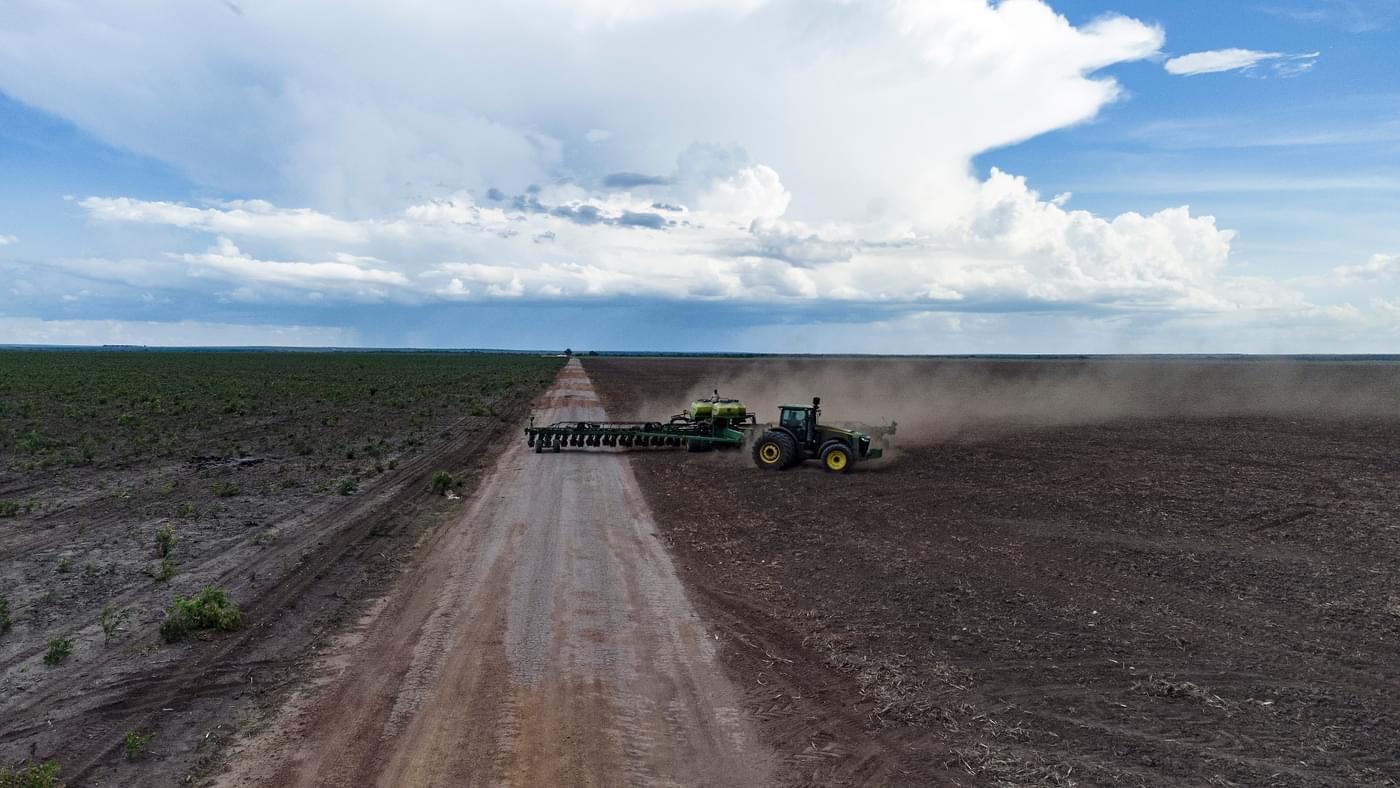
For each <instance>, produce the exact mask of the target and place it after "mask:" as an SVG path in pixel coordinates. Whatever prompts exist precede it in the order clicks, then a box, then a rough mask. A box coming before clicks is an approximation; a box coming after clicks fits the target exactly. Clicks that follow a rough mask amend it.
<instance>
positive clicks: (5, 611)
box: [0, 596, 12, 633]
mask: <svg viewBox="0 0 1400 788" xmlns="http://www.w3.org/2000/svg"><path fill="white" fill-rule="evenodd" d="M11 623H12V622H11V621H10V600H9V599H7V598H6V597H3V596H0V633H4V632H9V631H10V624H11Z"/></svg>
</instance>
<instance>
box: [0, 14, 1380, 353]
mask: <svg viewBox="0 0 1400 788" xmlns="http://www.w3.org/2000/svg"><path fill="white" fill-rule="evenodd" d="M1397 42H1400V3H1396V2H1391V1H1389V0H1387V1H1384V2H1383V1H1382V0H1313V1H1311V2H1302V1H1301V0H1300V1H1299V2H1291V3H1285V2H1273V1H1272V0H1261V2H1258V3H1247V2H1246V3H1231V4H1220V3H1208V2H1196V1H1194V0H1193V1H1190V2H1172V3H1163V2H1143V1H1142V0H1125V1H1124V2H1068V1H1066V0H1061V1H1058V2H1056V1H1053V0H1052V2H1050V3H1048V4H1046V3H1042V2H1038V0H1006V1H1005V2H1002V3H1000V4H990V5H989V4H988V3H987V2H984V0H948V2H942V3H917V2H914V3H898V2H875V1H874V0H872V1H871V2H856V3H835V2H832V3H823V2H812V3H799V2H795V0H789V1H788V2H783V1H782V0H672V1H671V2H664V3H663V2H651V3H642V2H639V1H636V2H634V1H633V0H589V1H588V2H582V3H563V2H556V0H527V2H523V3H504V2H502V3H492V2H482V3H480V4H475V5H473V6H472V7H471V8H469V9H464V8H462V7H459V4H447V3H443V4H436V3H431V2H426V3H422V4H419V5H418V6H415V11H414V12H413V13H412V14H402V13H398V12H390V11H387V10H385V11H381V10H378V9H374V8H368V7H362V6H353V7H344V6H340V5H335V4H326V5H320V4H318V3H307V4H299V5H298V6H297V7H295V8H288V7H286V6H285V5H277V4H272V3H264V2H259V1H257V0H246V2H239V3H220V2H213V1H212V0H211V2H208V3H170V4H160V3H155V4H142V5H140V6H133V5H130V4H123V3H115V2H114V3H103V2H95V3H92V4H85V5H84V6H83V7H82V8H77V7H70V6H67V5H64V4H57V3H41V2H34V3H30V2H24V1H21V2H17V3H15V4H13V9H12V13H7V15H6V18H4V19H0V271H3V272H4V275H3V277H0V343H6V342H23V343H30V342H53V343H107V342H112V343H128V342H130V343H143V344H167V345H168V344H175V345H180V344H286V345H302V344H304V345H326V344H330V345H347V346H348V345H359V346H419V347H464V346H477V347H482V346H489V347H520V348H536V347H563V346H566V345H567V346H572V347H575V348H589V347H597V348H610V349H629V350H637V349H659V350H687V351H694V350H706V349H713V350H754V351H774V352H781V351H794V352H898V353H962V352H1011V353H1015V352H1333V353H1347V352H1368V353H1369V352H1394V351H1395V349H1396V348H1397V347H1400V342H1398V341H1397V340H1400V155H1397V154H1400V76H1397V75H1400V48H1397V47H1396V46H1395V44H1396V43H1397ZM6 280H7V281H6Z"/></svg>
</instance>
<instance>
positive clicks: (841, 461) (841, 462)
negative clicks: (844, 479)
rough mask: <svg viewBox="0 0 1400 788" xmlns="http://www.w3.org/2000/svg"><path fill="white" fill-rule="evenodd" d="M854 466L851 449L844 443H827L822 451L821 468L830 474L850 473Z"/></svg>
mask: <svg viewBox="0 0 1400 788" xmlns="http://www.w3.org/2000/svg"><path fill="white" fill-rule="evenodd" d="M855 465H856V462H855V457H853V456H851V447H849V446H847V445H846V444H844V443H828V444H827V445H826V448H825V449H822V467H823V468H825V469H827V471H828V472H830V473H850V472H851V469H852V468H854V467H855Z"/></svg>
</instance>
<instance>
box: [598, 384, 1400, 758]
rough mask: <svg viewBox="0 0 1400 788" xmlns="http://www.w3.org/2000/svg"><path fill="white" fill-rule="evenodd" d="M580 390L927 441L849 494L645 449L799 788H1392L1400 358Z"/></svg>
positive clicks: (866, 470) (687, 569) (674, 545)
mask: <svg viewBox="0 0 1400 788" xmlns="http://www.w3.org/2000/svg"><path fill="white" fill-rule="evenodd" d="M585 366H586V369H587V371H588V373H589V375H590V376H591V377H592V379H593V381H594V383H595V386H596V387H597V389H598V391H599V393H600V395H601V396H602V398H603V404H604V406H605V407H606V408H607V409H608V411H609V413H610V414H611V415H612V416H613V417H614V418H626V417H629V416H636V417H641V416H646V417H657V416H665V415H669V413H672V412H677V411H679V410H680V409H681V408H682V407H684V405H685V403H686V401H687V400H688V399H689V397H691V396H693V395H695V394H698V393H700V392H708V391H709V390H711V389H713V388H715V387H718V388H719V389H720V391H721V393H722V394H726V395H729V396H736V397H740V398H745V399H746V400H748V401H749V404H750V406H751V408H754V409H758V410H759V411H760V413H761V414H762V415H761V418H764V419H771V418H773V417H774V415H775V414H774V413H773V412H772V410H771V408H772V406H773V405H774V404H775V401H776V400H775V398H776V397H778V396H782V397H785V398H791V399H796V400H798V401H799V402H800V401H804V400H805V399H808V398H810V396H811V395H813V394H816V395H822V396H823V397H824V398H825V399H826V400H827V404H826V407H827V408H828V409H829V410H831V411H832V412H833V413H840V414H843V415H849V416H851V417H854V418H861V419H863V420H866V421H874V420H875V418H877V417H878V416H880V415H882V414H883V415H886V416H890V417H896V418H900V419H901V425H903V424H906V423H907V424H910V425H911V427H910V428H909V429H903V428H902V429H901V433H900V434H899V435H897V436H896V451H895V452H894V454H893V457H892V458H890V459H887V460H883V461H880V462H872V463H869V464H866V465H861V466H858V467H857V468H856V470H855V472H854V473H851V474H849V475H831V474H827V473H824V472H822V471H821V470H820V469H819V468H818V467H817V465H816V464H815V463H809V464H808V465H806V466H804V467H802V468H799V469H797V470H793V471H788V472H763V471H759V470H758V469H756V468H755V467H754V466H753V464H752V463H751V461H750V460H749V458H748V457H747V456H742V455H740V454H738V453H728V454H726V453H711V454H701V455H692V454H686V453H684V452H677V451H670V452H667V451H642V452H635V453H633V455H632V465H633V469H634V472H635V474H636V475H637V478H638V480H639V482H640V485H641V487H642V489H643V491H644V492H645V494H646V498H647V501H648V503H649V505H650V508H651V509H652V511H653V512H654V514H655V519H656V522H657V524H658V527H659V528H660V530H661V532H662V534H663V536H664V538H665V539H666V541H667V543H668V545H669V546H670V547H671V549H672V553H673V555H674V556H675V561H676V564H677V566H678V568H679V570H680V573H681V576H682V579H683V580H684V581H685V583H686V584H687V586H688V588H689V590H690V594H691V596H692V598H693V599H694V600H695V602H696V604H697V606H698V607H699V609H700V612H701V614H702V615H703V616H705V617H706V618H707V619H708V620H709V623H710V626H711V628H712V629H713V630H714V631H715V633H716V634H717V635H718V637H719V640H720V642H721V643H722V644H723V646H722V649H721V657H722V659H723V661H724V664H725V668H726V670H727V671H728V672H729V674H730V676H731V679H732V680H733V681H734V683H735V684H736V685H738V686H739V687H741V688H742V692H743V693H744V697H745V704H746V706H747V708H748V710H749V711H750V713H751V714H753V715H754V716H755V717H756V719H758V720H759V723H760V733H761V737H762V738H763V739H764V741H765V743H766V744H768V745H769V746H771V747H772V748H774V749H775V750H776V751H777V752H778V753H779V755H780V757H781V759H782V767H781V768H782V771H781V774H780V777H781V778H782V780H783V781H784V782H787V783H812V784H856V783H860V784H882V785H884V784H906V785H923V784H929V783H937V782H941V783H957V784H989V783H1002V784H1007V783H1010V784H1027V785H1054V784H1071V783H1074V784H1085V785H1099V784H1103V785H1107V784H1116V785H1138V784H1141V785H1178V784H1195V785H1204V784H1214V785H1290V786H1291V785H1296V786H1315V785H1342V784H1395V782H1396V781H1397V780H1400V736H1397V733H1396V731H1397V730H1400V570H1397V568H1396V563H1395V559H1396V556H1397V555H1400V494H1397V492H1396V491H1397V489H1400V368H1397V366H1395V365H1388V364H1363V363H1323V362H1312V363H1291V364H1284V363H1274V362H1262V361H1254V362H1247V361H1216V362H1186V361H1137V362H1130V363H1115V362H1107V361H1079V362H1068V361H1067V362H1043V361H1042V362H1036V361H996V362H975V361H941V362H940V361H926V362H925V361H921V362H894V361H890V362H883V361H870V360H859V361H856V360H851V361H826V360H811V361H778V360H703V359H702V360H690V359H684V360H678V359H589V360H587V362H586V364H585ZM797 392H802V393H800V394H799V393H797ZM661 410H664V411H665V412H664V413H662V412H660V411H661Z"/></svg>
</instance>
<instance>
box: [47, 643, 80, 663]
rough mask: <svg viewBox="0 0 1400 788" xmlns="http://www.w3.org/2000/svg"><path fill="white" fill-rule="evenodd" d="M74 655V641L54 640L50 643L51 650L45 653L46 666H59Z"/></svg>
mask: <svg viewBox="0 0 1400 788" xmlns="http://www.w3.org/2000/svg"><path fill="white" fill-rule="evenodd" d="M72 653H73V641H71V640H69V639H68V638H54V639H53V640H50V641H49V650H48V651H46V652H44V664H45V665H57V664H58V663H60V662H62V661H63V660H65V659H68V657H69V655H71V654H72Z"/></svg>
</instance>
